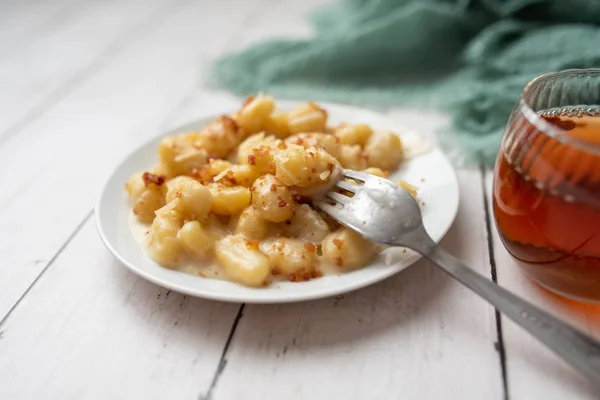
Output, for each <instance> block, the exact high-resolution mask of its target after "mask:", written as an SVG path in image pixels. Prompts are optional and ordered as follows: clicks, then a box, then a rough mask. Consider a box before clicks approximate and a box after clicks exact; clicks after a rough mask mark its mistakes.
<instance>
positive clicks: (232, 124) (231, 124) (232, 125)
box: [219, 115, 239, 131]
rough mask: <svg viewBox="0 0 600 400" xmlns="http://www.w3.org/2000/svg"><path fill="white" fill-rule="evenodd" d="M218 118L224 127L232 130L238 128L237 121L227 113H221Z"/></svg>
mask: <svg viewBox="0 0 600 400" xmlns="http://www.w3.org/2000/svg"><path fill="white" fill-rule="evenodd" d="M219 119H220V121H221V124H223V126H224V127H225V128H227V129H230V130H234V131H237V130H238V129H239V126H238V123H237V122H236V121H235V119H233V118H231V117H230V116H229V115H221V117H220V118H219Z"/></svg>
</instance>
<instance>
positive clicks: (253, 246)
mask: <svg viewBox="0 0 600 400" xmlns="http://www.w3.org/2000/svg"><path fill="white" fill-rule="evenodd" d="M258 245H259V241H258V240H247V241H246V247H247V248H249V249H251V250H258Z"/></svg>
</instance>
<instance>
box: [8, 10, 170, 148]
mask: <svg viewBox="0 0 600 400" xmlns="http://www.w3.org/2000/svg"><path fill="white" fill-rule="evenodd" d="M67 5H68V4H67ZM68 6H69V7H65V9H66V11H65V12H62V13H59V14H58V16H57V17H56V18H55V19H54V21H51V22H53V23H50V24H48V25H47V29H46V30H45V31H43V32H40V33H39V35H37V40H34V41H32V42H30V43H28V45H24V46H21V47H18V48H15V49H13V51H10V53H9V54H10V56H9V57H2V58H1V59H0V87H2V91H0V143H1V142H2V141H5V140H7V137H10V136H11V135H14V134H16V133H18V132H19V131H20V130H22V129H23V128H24V127H25V126H26V125H27V124H28V123H30V122H31V121H32V120H34V119H35V118H38V117H39V116H40V115H41V114H43V112H45V111H46V110H47V109H48V108H50V107H52V105H54V104H55V103H56V102H57V101H59V100H60V99H62V98H64V97H65V96H67V95H68V93H70V92H71V91H72V90H74V89H75V88H76V87H77V86H79V85H81V84H82V83H83V82H84V81H85V80H86V79H88V78H89V77H90V76H91V75H92V74H93V72H95V71H96V70H97V68H98V67H99V66H101V65H102V64H103V63H104V62H105V59H106V58H107V57H109V56H110V55H111V52H113V51H115V49H116V48H117V46H118V45H119V43H120V42H121V41H122V40H126V39H129V36H131V35H132V34H135V32H137V31H138V30H139V29H140V28H142V29H148V28H151V27H150V26H147V25H148V24H149V23H153V22H154V21H158V20H160V19H162V18H164V16H165V15H166V14H167V13H169V12H170V11H172V10H173V9H176V8H177V7H180V3H171V2H167V1H166V0H148V1H144V2H139V1H125V2H119V1H107V2H97V1H82V2H77V3H75V4H71V5H68ZM27 15H29V13H26V16H27ZM23 23H26V19H25V21H23Z"/></svg>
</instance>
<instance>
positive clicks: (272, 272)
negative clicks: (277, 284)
mask: <svg viewBox="0 0 600 400" xmlns="http://www.w3.org/2000/svg"><path fill="white" fill-rule="evenodd" d="M279 274H281V270H280V269H279V268H277V267H275V268H273V269H271V275H274V276H277V275H279Z"/></svg>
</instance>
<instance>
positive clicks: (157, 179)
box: [142, 172, 167, 187]
mask: <svg viewBox="0 0 600 400" xmlns="http://www.w3.org/2000/svg"><path fill="white" fill-rule="evenodd" d="M142 179H143V180H144V186H146V187H148V186H150V185H156V186H160V185H162V184H163V183H165V181H166V180H167V177H166V176H164V175H154V174H151V173H150V172H144V175H142Z"/></svg>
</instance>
